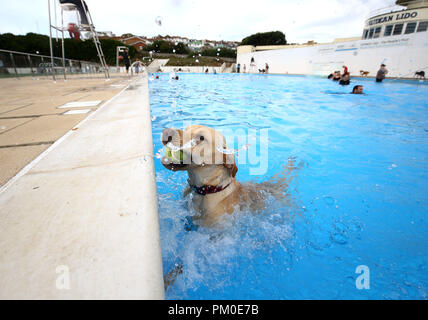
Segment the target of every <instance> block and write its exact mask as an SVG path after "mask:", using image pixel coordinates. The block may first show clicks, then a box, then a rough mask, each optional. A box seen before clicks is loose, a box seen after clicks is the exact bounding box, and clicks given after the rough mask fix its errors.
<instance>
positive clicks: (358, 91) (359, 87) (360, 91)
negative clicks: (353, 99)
mask: <svg viewBox="0 0 428 320" xmlns="http://www.w3.org/2000/svg"><path fill="white" fill-rule="evenodd" d="M351 93H352V94H363V93H364V92H363V86H362V85H360V84H357V85H356V86H354V88H353V89H352V92H351Z"/></svg>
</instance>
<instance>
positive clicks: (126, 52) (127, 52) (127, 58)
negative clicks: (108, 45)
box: [122, 48, 131, 74]
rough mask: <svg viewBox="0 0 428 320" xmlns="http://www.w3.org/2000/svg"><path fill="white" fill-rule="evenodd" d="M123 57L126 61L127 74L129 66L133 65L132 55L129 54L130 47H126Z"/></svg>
mask: <svg viewBox="0 0 428 320" xmlns="http://www.w3.org/2000/svg"><path fill="white" fill-rule="evenodd" d="M122 57H123V62H125V67H126V74H128V72H129V67H130V66H131V61H130V59H131V57H130V56H129V50H128V48H126V49H125V52H124V53H123V54H122Z"/></svg>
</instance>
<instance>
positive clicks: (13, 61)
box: [10, 52, 19, 80]
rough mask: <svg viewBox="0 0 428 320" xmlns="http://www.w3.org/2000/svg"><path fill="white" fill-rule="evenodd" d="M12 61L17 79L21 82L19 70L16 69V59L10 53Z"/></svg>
mask: <svg viewBox="0 0 428 320" xmlns="http://www.w3.org/2000/svg"><path fill="white" fill-rule="evenodd" d="M10 60H12V66H13V69H15V75H16V78H17V79H18V80H19V76H18V70H17V69H16V64H15V59H14V58H13V53H12V52H11V53H10Z"/></svg>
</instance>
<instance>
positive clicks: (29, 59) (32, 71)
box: [27, 54, 34, 76]
mask: <svg viewBox="0 0 428 320" xmlns="http://www.w3.org/2000/svg"><path fill="white" fill-rule="evenodd" d="M27 57H28V63H29V64H30V69H31V74H32V75H33V76H34V70H33V64H32V63H31V57H30V55H29V54H28V55H27Z"/></svg>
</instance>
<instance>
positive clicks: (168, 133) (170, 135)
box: [162, 128, 178, 145]
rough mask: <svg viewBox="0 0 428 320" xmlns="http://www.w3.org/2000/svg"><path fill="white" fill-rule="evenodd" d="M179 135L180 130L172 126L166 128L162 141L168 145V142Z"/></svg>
mask: <svg viewBox="0 0 428 320" xmlns="http://www.w3.org/2000/svg"><path fill="white" fill-rule="evenodd" d="M177 135H178V132H177V131H176V130H174V129H171V128H166V129H164V130H163V131H162V143H163V144H164V145H166V144H167V143H168V142H171V141H172V140H173V139H174V137H176V136H177Z"/></svg>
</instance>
